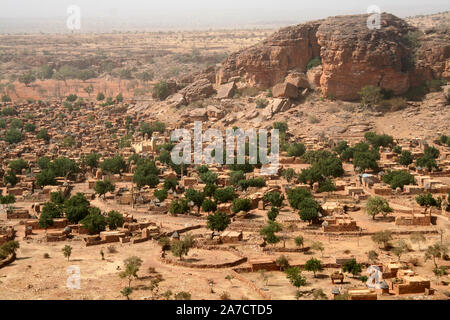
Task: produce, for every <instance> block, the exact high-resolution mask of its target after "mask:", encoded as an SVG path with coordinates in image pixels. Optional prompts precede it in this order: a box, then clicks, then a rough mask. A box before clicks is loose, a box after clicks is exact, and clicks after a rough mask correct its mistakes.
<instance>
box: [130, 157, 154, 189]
mask: <svg viewBox="0 0 450 320" xmlns="http://www.w3.org/2000/svg"><path fill="white" fill-rule="evenodd" d="M158 173H159V172H158V168H157V167H156V165H155V163H154V162H151V161H145V162H144V163H142V164H140V165H138V166H137V168H136V171H135V172H134V175H133V182H134V183H136V184H137V186H138V188H142V187H144V186H150V187H151V188H154V187H156V186H157V185H158V184H159V178H158Z"/></svg>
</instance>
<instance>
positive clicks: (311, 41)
mask: <svg viewBox="0 0 450 320" xmlns="http://www.w3.org/2000/svg"><path fill="white" fill-rule="evenodd" d="M319 25H320V22H319V21H317V22H310V23H307V24H302V25H298V26H294V27H288V28H284V29H282V30H280V31H279V32H277V33H275V34H274V35H272V36H271V37H270V38H269V39H267V40H266V41H264V42H262V43H261V44H258V45H255V46H253V47H250V48H248V49H245V50H242V51H239V52H236V53H233V54H231V55H230V56H229V57H228V59H227V60H226V61H225V62H224V64H223V66H222V68H221V69H220V70H219V72H218V73H217V83H218V84H224V83H227V82H229V80H230V78H233V77H235V76H240V77H242V78H243V80H245V81H246V82H247V83H248V84H250V85H252V86H257V87H260V88H262V89H267V88H270V87H272V86H274V85H275V84H277V83H279V82H281V81H282V80H283V78H284V77H285V76H286V74H287V72H288V71H289V70H292V69H297V70H298V71H302V72H304V71H306V65H307V64H308V62H309V60H311V58H312V57H315V56H318V55H319V49H320V48H319V45H318V44H317V39H316V36H315V34H316V32H317V28H318V27H319Z"/></svg>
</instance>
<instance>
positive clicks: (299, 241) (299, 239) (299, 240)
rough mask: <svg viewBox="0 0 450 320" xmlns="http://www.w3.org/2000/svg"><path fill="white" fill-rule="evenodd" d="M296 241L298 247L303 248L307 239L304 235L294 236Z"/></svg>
mask: <svg viewBox="0 0 450 320" xmlns="http://www.w3.org/2000/svg"><path fill="white" fill-rule="evenodd" d="M294 242H295V245H296V246H297V247H302V248H303V246H304V243H305V240H304V239H303V237H302V236H297V237H295V238H294Z"/></svg>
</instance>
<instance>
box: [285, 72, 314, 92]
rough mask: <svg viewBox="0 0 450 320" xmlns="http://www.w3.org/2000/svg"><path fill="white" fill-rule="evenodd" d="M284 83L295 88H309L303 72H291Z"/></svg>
mask: <svg viewBox="0 0 450 320" xmlns="http://www.w3.org/2000/svg"><path fill="white" fill-rule="evenodd" d="M285 82H286V83H290V84H292V85H294V86H296V87H297V88H308V89H309V88H310V85H309V82H308V78H307V76H306V74H304V73H303V72H291V73H290V74H288V76H287V77H286V80H285Z"/></svg>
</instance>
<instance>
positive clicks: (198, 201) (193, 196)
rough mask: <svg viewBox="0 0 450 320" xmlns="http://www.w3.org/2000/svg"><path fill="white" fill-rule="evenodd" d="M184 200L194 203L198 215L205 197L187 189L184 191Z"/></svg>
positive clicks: (200, 193)
mask: <svg viewBox="0 0 450 320" xmlns="http://www.w3.org/2000/svg"><path fill="white" fill-rule="evenodd" d="M186 199H187V200H188V201H192V202H193V203H194V205H195V206H196V207H197V209H198V213H199V214H200V209H201V207H202V204H203V200H205V195H204V194H203V192H201V191H197V190H195V189H188V190H186Z"/></svg>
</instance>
